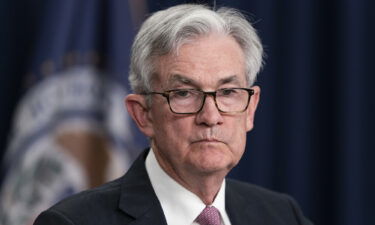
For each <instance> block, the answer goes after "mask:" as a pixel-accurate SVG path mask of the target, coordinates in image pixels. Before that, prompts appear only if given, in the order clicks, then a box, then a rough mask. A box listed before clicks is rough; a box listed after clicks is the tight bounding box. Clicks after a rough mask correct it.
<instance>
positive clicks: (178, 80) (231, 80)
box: [167, 74, 241, 88]
mask: <svg viewBox="0 0 375 225" xmlns="http://www.w3.org/2000/svg"><path fill="white" fill-rule="evenodd" d="M175 84H186V85H191V86H194V87H197V88H198V87H200V86H201V85H200V84H199V83H198V82H197V81H195V80H193V79H191V78H189V77H187V76H184V75H181V74H174V75H172V76H171V78H170V79H168V83H167V85H168V86H169V87H171V86H173V85H175ZM224 84H236V85H238V86H241V82H240V80H239V79H238V76H237V75H231V76H228V77H224V78H221V79H219V80H218V81H217V87H220V86H221V85H224Z"/></svg>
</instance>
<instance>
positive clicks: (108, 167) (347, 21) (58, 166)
mask: <svg viewBox="0 0 375 225" xmlns="http://www.w3.org/2000/svg"><path fill="white" fill-rule="evenodd" d="M186 2H189V3H195V2H198V3H204V4H207V5H209V6H211V7H220V6H228V7H235V8H238V9H239V10H241V11H242V12H244V13H245V14H246V15H247V17H248V18H249V20H250V21H251V22H252V23H253V24H254V26H255V28H256V29H257V30H258V33H259V35H260V37H261V39H262V42H263V44H264V46H265V53H266V58H265V67H264V69H263V71H262V72H261V73H260V75H259V77H258V81H257V85H259V86H261V88H262V95H261V102H260V105H259V108H258V111H257V115H256V118H255V128H254V130H253V131H251V132H250V133H249V134H248V143H247V149H246V152H245V155H244V157H243V159H242V160H241V162H240V164H239V165H238V166H237V167H236V168H235V169H234V170H233V171H232V173H231V174H230V176H231V177H234V178H237V179H240V180H243V181H247V182H251V183H255V184H258V185H261V186H263V187H266V188H270V189H272V190H275V191H280V192H284V193H287V194H289V195H291V196H293V197H294V198H295V199H297V201H298V202H299V204H300V205H301V207H302V209H303V211H304V213H305V214H306V216H307V217H308V218H310V219H311V220H312V221H313V222H314V223H315V224H327V225H371V224H375V215H374V214H375V206H374V202H375V194H374V193H373V190H375V179H374V178H375V177H374V172H375V98H374V97H375V94H374V88H373V86H374V84H375V66H374V64H375V60H374V59H375V57H374V53H375V31H374V30H375V14H374V10H375V2H374V1H372V0H331V1H324V0H232V1H230V0H227V1H224V0H222V1H220V0H217V1H208V0H207V1H203V0H201V1H179V0H174V1H172V0H168V1H167V0H149V1H147V0H143V1H142V0H128V1H127V0H54V1H48V0H23V1H10V0H8V1H6V0H3V1H1V3H0V28H1V29H0V30H1V35H0V99H1V107H0V118H1V119H0V160H1V173H0V224H1V225H30V224H32V223H33V221H34V218H35V217H36V216H37V215H38V214H39V213H40V212H41V211H42V210H44V209H46V208H47V207H49V206H51V205H52V204H54V203H55V202H56V201H58V200H60V199H61V198H63V197H66V196H68V195H70V194H73V193H75V192H78V191H81V190H84V189H87V188H91V187H95V186H98V185H99V184H101V183H103V182H105V181H108V180H111V179H114V178H116V177H119V176H121V175H122V174H123V173H124V172H125V171H126V170H127V169H128V167H129V166H130V164H131V162H132V160H134V158H135V157H136V156H137V155H138V153H139V152H141V151H142V150H143V149H144V148H145V147H147V140H146V139H145V137H144V136H143V135H142V134H140V133H139V131H137V129H136V127H135V125H134V124H133V123H132V122H131V120H130V119H129V116H128V115H127V113H126V110H125V108H124V105H123V99H124V96H125V95H126V94H127V93H129V91H130V89H129V85H128V82H127V72H128V64H129V54H130V51H129V50H130V46H131V43H132V40H133V37H134V35H135V34H136V32H137V29H138V28H139V24H140V23H141V22H142V21H143V20H144V19H145V18H146V17H147V15H149V14H150V13H152V12H154V11H156V10H160V9H163V8H166V7H169V6H172V5H176V4H179V3H186Z"/></svg>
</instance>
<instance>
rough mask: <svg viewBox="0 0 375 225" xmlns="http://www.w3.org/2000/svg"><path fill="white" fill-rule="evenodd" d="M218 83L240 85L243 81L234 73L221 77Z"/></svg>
mask: <svg viewBox="0 0 375 225" xmlns="http://www.w3.org/2000/svg"><path fill="white" fill-rule="evenodd" d="M218 84H219V86H220V85H223V84H236V85H238V86H240V85H241V82H240V81H239V80H238V76H237V75H232V76H229V77H224V78H222V79H220V80H219V82H218Z"/></svg>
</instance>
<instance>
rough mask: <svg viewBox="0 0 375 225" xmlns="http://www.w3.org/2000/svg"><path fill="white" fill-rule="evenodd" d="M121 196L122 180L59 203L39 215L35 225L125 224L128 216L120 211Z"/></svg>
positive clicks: (75, 195)
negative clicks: (121, 221) (120, 221)
mask: <svg viewBox="0 0 375 225" xmlns="http://www.w3.org/2000/svg"><path fill="white" fill-rule="evenodd" d="M120 194H121V178H119V179H117V180H114V181H112V182H109V183H106V184H104V185H102V186H99V187H97V188H93V189H90V190H87V191H83V192H80V193H78V194H74V195H72V196H70V197H68V198H66V199H64V200H62V201H60V202H58V203H57V204H55V205H54V206H52V207H51V208H49V209H48V210H46V211H44V212H43V213H42V214H41V215H39V216H38V218H37V219H36V221H35V225H44V224H56V225H60V224H61V225H63V224H64V225H65V224H80V225H84V224H90V225H91V224H92V225H96V224H117V223H116V221H118V220H123V222H124V221H126V214H124V213H120V212H119V211H118V205H119V198H120ZM51 222H53V223H51ZM108 222H110V223H108Z"/></svg>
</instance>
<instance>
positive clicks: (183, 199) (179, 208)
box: [146, 149, 229, 225]
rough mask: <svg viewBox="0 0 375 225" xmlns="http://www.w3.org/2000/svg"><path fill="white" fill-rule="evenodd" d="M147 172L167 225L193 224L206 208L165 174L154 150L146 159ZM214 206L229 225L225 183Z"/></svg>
mask: <svg viewBox="0 0 375 225" xmlns="http://www.w3.org/2000/svg"><path fill="white" fill-rule="evenodd" d="M146 170H147V173H148V176H149V177H150V181H151V185H152V187H153V189H154V191H155V193H156V196H157V197H158V199H159V201H160V204H161V207H162V209H163V211H164V215H165V218H166V220H167V224H173V225H186V224H192V223H193V222H194V220H195V219H196V218H197V216H198V215H199V214H200V213H201V212H202V210H203V209H204V208H205V207H206V205H205V204H204V203H203V202H202V200H201V199H200V198H199V197H198V196H197V195H195V194H194V193H192V192H190V191H189V190H187V189H186V188H185V187H183V186H182V185H180V184H179V183H177V182H176V181H175V180H174V179H172V178H171V177H170V176H169V175H168V174H167V173H165V172H164V170H163V169H162V168H161V167H160V165H159V163H158V162H157V160H156V158H155V154H154V152H153V150H152V149H150V152H149V154H148V156H147V158H146ZM212 205H213V206H215V207H216V208H217V209H218V210H219V211H220V214H221V215H222V217H223V220H224V224H228V222H229V221H227V220H228V217H227V214H226V211H225V182H223V183H222V185H221V188H220V190H219V193H218V194H217V196H216V198H215V200H214V202H213V204H212Z"/></svg>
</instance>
